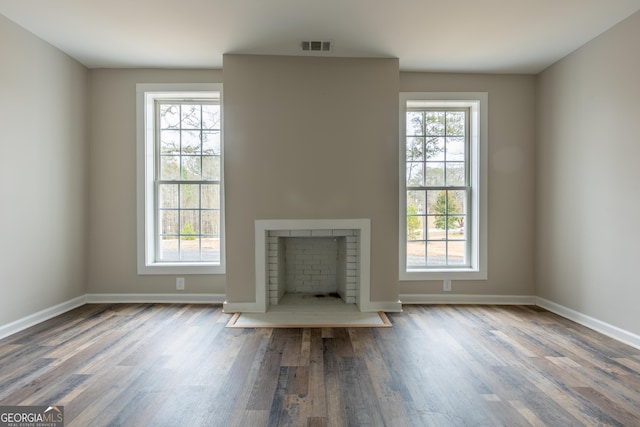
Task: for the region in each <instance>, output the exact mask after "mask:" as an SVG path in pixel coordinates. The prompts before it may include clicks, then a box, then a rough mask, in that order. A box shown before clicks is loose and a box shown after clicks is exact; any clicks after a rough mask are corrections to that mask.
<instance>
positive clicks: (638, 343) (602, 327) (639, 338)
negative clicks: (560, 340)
mask: <svg viewBox="0 0 640 427" xmlns="http://www.w3.org/2000/svg"><path fill="white" fill-rule="evenodd" d="M536 305H538V306H540V307H542V308H544V309H546V310H549V311H550V312H552V313H555V314H557V315H559V316H562V317H564V318H567V319H569V320H573V321H574V322H576V323H579V324H581V325H582V326H586V327H587V328H590V329H593V330H594V331H598V332H600V333H601V334H603V335H606V336H608V337H611V338H613V339H616V340H618V341H621V342H623V343H625V344H629V345H630V346H632V347H635V348H637V349H640V335H636V334H634V333H632V332H629V331H627V330H624V329H622V328H618V327H617V326H613V325H610V324H608V323H606V322H603V321H601V320H598V319H595V318H593V317H591V316H587V315H586V314H582V313H580V312H578V311H575V310H573V309H570V308H568V307H565V306H563V305H560V304H556V303H555V302H553V301H549V300H547V299H544V298H540V297H536Z"/></svg>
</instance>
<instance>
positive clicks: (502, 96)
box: [400, 73, 536, 296]
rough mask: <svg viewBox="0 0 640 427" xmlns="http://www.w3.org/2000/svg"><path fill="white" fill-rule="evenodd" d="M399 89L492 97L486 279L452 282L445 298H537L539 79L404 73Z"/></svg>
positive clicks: (412, 286)
mask: <svg viewBox="0 0 640 427" xmlns="http://www.w3.org/2000/svg"><path fill="white" fill-rule="evenodd" d="M400 90H401V91H402V92H487V93H488V94H489V147H488V148H489V149H488V151H489V162H488V163H489V176H488V181H489V187H488V190H489V191H488V193H489V194H488V198H489V200H488V215H489V218H488V220H489V221H488V248H489V254H488V280H486V281H454V282H453V283H452V292H447V293H446V294H447V295H456V294H470V295H478V294H485V295H507V296H530V295H533V294H534V292H535V274H534V254H535V91H536V83H535V77H534V76H528V75H474V74H436V73H400ZM437 293H442V281H437V282H429V281H427V282H424V281H423V282H411V281H409V282H401V283H400V294H437Z"/></svg>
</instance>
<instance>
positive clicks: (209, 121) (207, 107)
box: [202, 104, 220, 129]
mask: <svg viewBox="0 0 640 427" xmlns="http://www.w3.org/2000/svg"><path fill="white" fill-rule="evenodd" d="M202 128H203V129H220V105H211V104H204V105H203V106H202Z"/></svg>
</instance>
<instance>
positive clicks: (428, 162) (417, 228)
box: [405, 108, 471, 270]
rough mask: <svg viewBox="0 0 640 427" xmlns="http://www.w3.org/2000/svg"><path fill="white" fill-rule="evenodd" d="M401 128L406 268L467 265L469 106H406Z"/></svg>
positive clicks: (468, 260)
mask: <svg viewBox="0 0 640 427" xmlns="http://www.w3.org/2000/svg"><path fill="white" fill-rule="evenodd" d="M405 129H406V135H405V139H406V168H405V170H406V194H407V195H406V197H407V211H406V215H407V218H406V235H407V260H406V262H407V264H406V267H407V269H409V270H410V269H416V268H418V269H423V268H429V267H438V268H450V267H455V268H459V267H469V266H470V257H469V247H468V244H467V243H468V238H467V233H466V231H465V226H466V223H467V218H468V216H469V203H468V200H469V195H470V192H471V188H470V185H469V173H468V169H469V166H468V153H469V109H468V108H455V109H454V108H408V109H407V112H406V127H405Z"/></svg>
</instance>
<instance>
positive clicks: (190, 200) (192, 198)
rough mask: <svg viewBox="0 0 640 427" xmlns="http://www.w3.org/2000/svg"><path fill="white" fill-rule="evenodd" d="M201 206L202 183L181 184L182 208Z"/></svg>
mask: <svg viewBox="0 0 640 427" xmlns="http://www.w3.org/2000/svg"><path fill="white" fill-rule="evenodd" d="M199 207H200V185H198V184H181V185H180V208H182V209H188V208H199Z"/></svg>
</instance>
